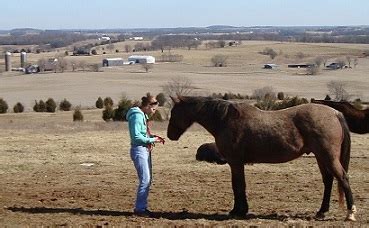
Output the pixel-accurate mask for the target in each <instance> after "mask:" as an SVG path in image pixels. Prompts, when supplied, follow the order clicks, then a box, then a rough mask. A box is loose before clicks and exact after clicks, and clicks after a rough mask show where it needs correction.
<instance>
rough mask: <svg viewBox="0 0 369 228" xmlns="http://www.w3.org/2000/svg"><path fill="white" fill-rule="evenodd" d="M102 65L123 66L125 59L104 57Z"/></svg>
mask: <svg viewBox="0 0 369 228" xmlns="http://www.w3.org/2000/svg"><path fill="white" fill-rule="evenodd" d="M102 65H103V67H109V66H123V59H122V58H107V59H103V61H102Z"/></svg>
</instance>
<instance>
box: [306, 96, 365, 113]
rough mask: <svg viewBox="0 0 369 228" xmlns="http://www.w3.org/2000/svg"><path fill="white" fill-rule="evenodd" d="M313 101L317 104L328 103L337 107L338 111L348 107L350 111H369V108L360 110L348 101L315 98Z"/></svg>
mask: <svg viewBox="0 0 369 228" xmlns="http://www.w3.org/2000/svg"><path fill="white" fill-rule="evenodd" d="M311 102H312V103H316V104H324V105H328V106H330V107H332V108H334V109H337V110H338V111H341V112H342V111H344V109H346V110H347V111H350V112H362V113H368V112H369V109H364V110H360V109H357V108H356V107H355V106H353V105H352V104H350V103H349V102H347V101H330V100H315V99H312V100H311Z"/></svg>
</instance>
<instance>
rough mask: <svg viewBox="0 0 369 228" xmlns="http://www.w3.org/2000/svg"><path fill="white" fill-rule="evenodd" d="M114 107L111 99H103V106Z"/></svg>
mask: <svg viewBox="0 0 369 228" xmlns="http://www.w3.org/2000/svg"><path fill="white" fill-rule="evenodd" d="M113 105H114V102H113V99H111V97H105V99H104V106H105V107H106V106H111V107H113Z"/></svg>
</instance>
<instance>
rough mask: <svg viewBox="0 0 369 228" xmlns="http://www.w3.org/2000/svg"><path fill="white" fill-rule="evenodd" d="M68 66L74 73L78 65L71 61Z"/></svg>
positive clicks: (73, 60)
mask: <svg viewBox="0 0 369 228" xmlns="http://www.w3.org/2000/svg"><path fill="white" fill-rule="evenodd" d="M70 66H71V67H72V71H73V72H74V71H76V69H77V67H78V64H77V61H76V60H75V59H72V60H71V61H70Z"/></svg>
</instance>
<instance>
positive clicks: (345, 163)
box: [337, 112, 351, 207]
mask: <svg viewBox="0 0 369 228" xmlns="http://www.w3.org/2000/svg"><path fill="white" fill-rule="evenodd" d="M337 117H338V120H339V121H340V123H341V126H342V132H343V140H342V144H341V160H340V161H341V165H342V167H343V168H344V170H345V172H346V173H347V172H348V168H349V163H350V152H351V137H350V130H349V128H348V125H347V123H346V120H345V118H344V116H343V114H342V113H340V112H338V114H337ZM338 196H339V198H338V202H339V204H340V206H341V207H343V205H344V203H343V198H344V192H343V187H342V185H341V184H340V183H338Z"/></svg>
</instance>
